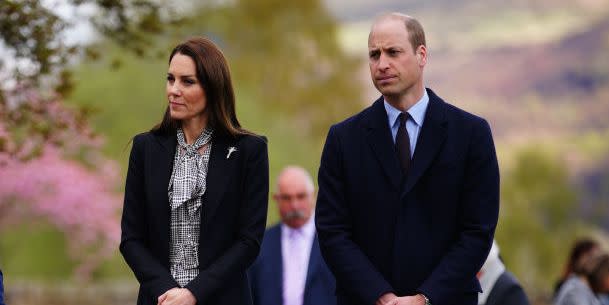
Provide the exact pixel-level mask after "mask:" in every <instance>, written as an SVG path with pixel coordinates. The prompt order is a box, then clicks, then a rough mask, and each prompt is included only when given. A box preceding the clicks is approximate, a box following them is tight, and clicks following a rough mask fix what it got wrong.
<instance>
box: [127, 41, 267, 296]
mask: <svg viewBox="0 0 609 305" xmlns="http://www.w3.org/2000/svg"><path fill="white" fill-rule="evenodd" d="M166 93H167V100H168V103H169V105H168V107H167V110H166V111H165V115H164V117H163V120H162V122H161V123H159V124H158V125H157V126H155V127H154V128H153V129H152V130H151V131H149V132H146V133H143V134H140V135H137V136H135V138H134V139H133V148H132V150H131V155H130V158H129V168H128V172H127V182H126V186H125V202H124V208H123V216H122V222H121V226H122V236H121V244H120V250H121V253H122V254H123V257H124V258H125V261H126V262H127V264H128V265H129V266H130V267H131V269H132V270H133V273H135V276H136V278H137V280H138V281H139V283H140V290H139V294H138V301H137V304H159V305H178V304H188V305H193V304H199V305H203V304H227V305H228V304H230V305H233V304H251V296H250V291H249V286H248V280H247V277H246V272H245V271H246V269H247V268H248V266H249V265H250V264H251V263H252V262H253V261H254V259H255V258H256V256H257V255H258V251H259V248H260V242H261V239H262V235H263V233H264V229H265V223H266V214H267V200H268V181H269V179H268V156H267V146H266V143H265V141H264V139H262V138H261V137H259V136H255V135H253V134H252V133H250V132H248V131H246V130H244V129H242V128H241V127H240V124H239V121H238V120H237V117H236V114H235V97H234V92H233V87H232V83H231V78H230V73H229V70H228V64H227V62H226V59H225V58H224V55H223V54H222V52H221V51H220V50H219V49H218V48H217V47H216V45H214V44H213V43H212V42H211V41H210V40H208V39H205V38H192V39H189V40H187V41H185V42H183V43H181V44H179V45H178V46H177V47H175V49H174V50H173V51H172V52H171V55H170V56H169V69H168V72H167V85H166Z"/></svg>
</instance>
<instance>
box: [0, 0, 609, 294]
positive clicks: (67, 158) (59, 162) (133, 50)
mask: <svg viewBox="0 0 609 305" xmlns="http://www.w3.org/2000/svg"><path fill="white" fill-rule="evenodd" d="M389 11H400V12H403V13H407V14H409V15H412V16H415V17H416V18H418V19H419V20H420V21H421V22H422V24H423V26H424V28H425V29H426V34H427V41H428V50H429V53H430V55H429V56H430V57H429V61H428V64H427V66H426V68H425V79H426V86H428V87H430V88H432V89H434V90H435V91H436V92H437V93H438V94H439V95H440V96H442V97H443V98H444V99H446V100H447V101H449V102H451V103H453V104H455V105H457V106H459V107H461V108H464V109H466V110H468V111H470V112H473V113H475V114H478V115H481V116H483V117H485V118H486V119H488V121H489V122H490V124H491V127H492V130H493V133H494V137H495V143H496V146H497V153H498V157H499V162H500V164H499V165H500V169H501V211H500V219H499V225H498V228H497V232H496V239H497V241H498V243H499V247H500V248H501V256H502V258H503V259H504V261H505V263H506V265H507V268H508V269H509V270H511V271H512V272H513V273H514V274H515V275H516V276H517V277H518V278H519V279H520V281H521V282H522V283H523V286H524V287H525V290H526V291H527V293H528V294H529V297H530V298H531V300H532V301H533V303H534V304H549V303H550V297H551V291H552V288H553V285H554V283H555V280H556V279H557V277H558V276H559V275H560V274H561V272H562V269H563V265H564V263H565V261H566V257H567V255H568V251H569V249H570V247H571V245H572V242H573V241H574V240H575V239H576V238H578V237H582V236H591V237H593V238H595V239H598V240H599V241H600V242H601V243H602V244H603V245H605V247H606V246H607V242H606V241H607V232H608V230H609V119H608V118H609V60H608V58H607V54H609V0H528V1H527V0H513V1H499V0H487V1H474V0H460V1H449V0H426V1H422V0H420V1H415V0H376V1H368V0H299V1H278V0H225V1H223V0H210V1H165V0H155V1H149V2H148V1H139V0H125V1H120V0H44V1H34V0H21V1H19V0H15V1H13V0H7V1H0V34H1V36H0V84H1V85H0V93H1V95H0V269H1V270H2V271H3V273H4V281H5V282H4V284H5V291H6V292H5V293H6V302H7V303H8V304H11V305H18V304H40V303H44V304H134V303H135V298H136V291H137V290H136V288H137V282H136V280H135V278H134V276H133V274H132V273H131V271H130V270H129V268H128V267H127V266H126V264H125V263H124V261H123V259H122V257H121V256H120V254H119V252H118V242H119V237H120V225H119V221H120V212H121V207H122V188H123V186H124V176H125V171H126V165H127V159H128V155H129V151H130V140H131V138H132V137H133V136H134V135H135V134H137V133H140V132H144V131H147V130H149V129H150V128H151V127H152V126H153V125H154V124H156V123H158V122H159V121H160V119H161V116H162V113H163V111H164V109H165V107H166V100H165V96H164V85H165V84H164V83H165V75H166V71H167V60H168V55H169V52H170V50H171V49H172V48H173V46H175V45H176V44H177V43H178V42H180V41H181V40H183V39H185V38H187V37H189V36H193V35H205V36H208V37H210V38H211V39H212V40H213V41H214V42H216V43H217V44H218V45H219V46H220V48H221V49H222V50H223V51H224V52H225V55H226V56H227V58H228V61H229V64H230V68H231V73H232V76H233V81H234V85H235V89H236V94H237V112H238V117H239V119H240V121H241V123H242V125H244V126H245V127H246V128H247V129H249V130H252V131H255V132H257V133H260V134H264V135H266V136H267V137H268V139H269V157H270V161H271V164H270V170H271V177H272V178H271V186H272V187H273V186H274V183H275V176H276V174H277V173H278V172H279V170H280V169H281V168H282V167H284V166H285V165H288V164H299V165H302V166H304V167H305V168H307V169H308V170H309V171H311V173H313V174H314V175H315V174H316V172H317V168H318V166H319V157H320V154H321V148H322V145H323V142H324V140H325V135H326V132H327V130H328V127H329V126H330V124H332V123H334V122H338V121H339V120H342V119H343V118H346V117H347V116H349V115H351V114H354V113H356V112H358V111H360V110H361V109H363V108H364V107H366V106H367V105H369V104H370V103H371V102H372V101H373V100H374V99H376V98H377V97H378V95H379V94H378V92H377V91H376V90H375V89H374V87H373V86H372V84H371V82H370V79H369V72H368V67H367V36H368V31H369V26H370V24H371V21H372V19H373V18H374V17H375V16H377V15H378V14H380V13H383V12H389ZM277 221H278V215H277V211H276V205H275V203H274V202H272V201H269V218H268V223H269V224H273V223H276V222H277Z"/></svg>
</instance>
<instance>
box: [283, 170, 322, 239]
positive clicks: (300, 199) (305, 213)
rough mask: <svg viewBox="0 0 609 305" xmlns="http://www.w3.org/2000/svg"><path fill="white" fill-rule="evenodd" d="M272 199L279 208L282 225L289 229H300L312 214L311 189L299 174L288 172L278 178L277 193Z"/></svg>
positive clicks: (312, 198) (305, 179)
mask: <svg viewBox="0 0 609 305" xmlns="http://www.w3.org/2000/svg"><path fill="white" fill-rule="evenodd" d="M273 198H274V199H275V201H277V204H278V206H279V214H280V216H281V220H282V222H283V223H285V224H286V225H288V226H289V227H291V228H295V229H296V228H300V227H301V226H303V225H304V224H305V223H306V222H307V221H308V220H309V218H310V217H311V214H312V212H313V200H314V197H313V189H312V186H311V185H310V184H309V183H307V178H306V177H305V176H304V175H303V174H302V173H300V172H297V171H288V172H284V173H283V174H282V175H281V176H280V177H279V182H278V184H277V193H276V194H274V196H273Z"/></svg>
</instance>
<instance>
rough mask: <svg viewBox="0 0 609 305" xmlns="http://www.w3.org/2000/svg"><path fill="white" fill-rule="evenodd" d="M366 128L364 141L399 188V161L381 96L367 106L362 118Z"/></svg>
mask: <svg viewBox="0 0 609 305" xmlns="http://www.w3.org/2000/svg"><path fill="white" fill-rule="evenodd" d="M363 125H364V128H365V129H366V141H367V142H368V144H369V145H370V148H371V149H372V151H374V154H375V156H376V158H377V160H378V161H379V163H381V166H382V168H383V170H384V172H385V174H386V175H387V178H388V179H389V180H390V181H391V184H393V186H394V187H396V188H399V187H400V184H401V181H402V172H401V170H400V163H399V161H398V158H397V155H396V153H395V145H394V144H393V139H392V137H391V131H390V130H389V123H388V118H387V111H386V110H385V107H384V105H383V98H382V97H381V98H379V99H378V100H376V101H375V102H374V104H373V105H372V106H371V107H370V108H369V111H368V113H367V114H366V116H365V118H364V120H363Z"/></svg>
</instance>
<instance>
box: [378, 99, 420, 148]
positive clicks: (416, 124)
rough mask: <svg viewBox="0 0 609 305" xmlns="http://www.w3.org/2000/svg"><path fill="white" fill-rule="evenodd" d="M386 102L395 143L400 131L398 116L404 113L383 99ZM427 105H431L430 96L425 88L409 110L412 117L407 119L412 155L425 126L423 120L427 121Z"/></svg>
mask: <svg viewBox="0 0 609 305" xmlns="http://www.w3.org/2000/svg"><path fill="white" fill-rule="evenodd" d="M383 102H384V104H385V110H386V111H387V118H388V119H389V129H390V130H391V138H392V139H393V143H394V144H395V136H396V134H397V133H398V128H399V127H400V121H399V120H398V116H399V115H400V113H402V112H401V111H400V110H399V109H397V108H395V107H393V106H391V105H390V104H389V103H387V101H386V100H383ZM427 105H429V96H428V95H427V90H423V96H422V97H421V99H420V100H418V101H417V102H416V103H415V104H414V105H412V107H410V109H408V110H407V112H408V114H410V119H408V121H406V131H408V137H409V138H410V157H411V158H412V156H414V150H415V148H416V147H417V140H418V139H419V132H420V131H421V128H422V127H423V121H425V113H426V112H427Z"/></svg>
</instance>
